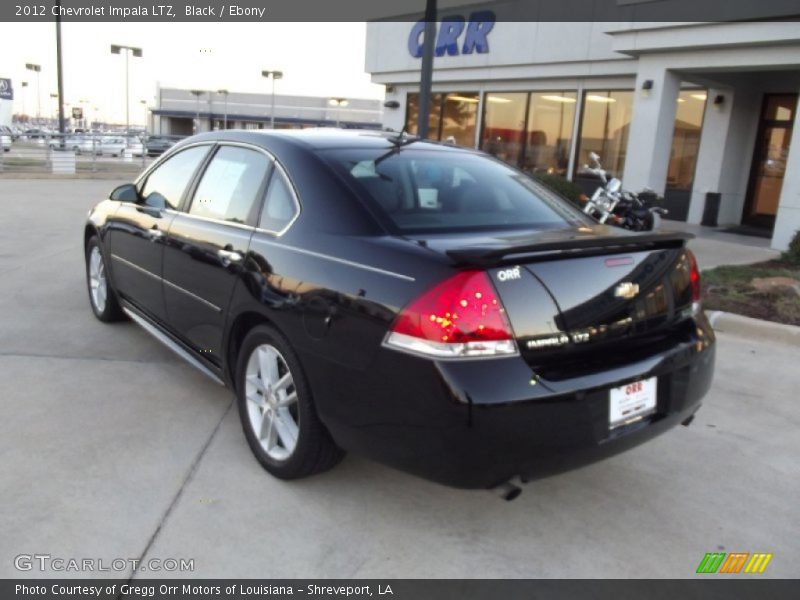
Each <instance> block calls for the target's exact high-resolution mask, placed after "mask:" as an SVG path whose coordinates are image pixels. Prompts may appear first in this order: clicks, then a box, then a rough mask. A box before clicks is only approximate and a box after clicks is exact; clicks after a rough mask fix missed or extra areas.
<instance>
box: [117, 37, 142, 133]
mask: <svg viewBox="0 0 800 600" xmlns="http://www.w3.org/2000/svg"><path fill="white" fill-rule="evenodd" d="M123 50H124V51H125V135H126V136H127V134H128V130H129V129H130V125H131V118H130V102H131V96H130V93H129V88H130V77H129V76H128V57H129V56H130V55H131V54H133V56H134V57H136V58H141V57H142V49H141V48H135V47H133V46H121V45H119V44H111V54H121V53H122V51H123ZM125 139H126V143H127V137H126V138H125Z"/></svg>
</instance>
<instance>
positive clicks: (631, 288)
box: [614, 281, 639, 300]
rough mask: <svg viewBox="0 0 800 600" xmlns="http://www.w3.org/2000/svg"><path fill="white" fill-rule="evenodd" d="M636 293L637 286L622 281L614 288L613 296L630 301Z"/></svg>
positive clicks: (636, 284)
mask: <svg viewBox="0 0 800 600" xmlns="http://www.w3.org/2000/svg"><path fill="white" fill-rule="evenodd" d="M638 293H639V284H638V283H631V282H630V281H623V282H622V283H620V284H619V285H618V286H617V287H615V288H614V296H615V297H616V298H625V299H626V300H630V299H631V298H635V297H636V295H637V294H638Z"/></svg>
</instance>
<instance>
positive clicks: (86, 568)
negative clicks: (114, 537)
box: [14, 554, 194, 573]
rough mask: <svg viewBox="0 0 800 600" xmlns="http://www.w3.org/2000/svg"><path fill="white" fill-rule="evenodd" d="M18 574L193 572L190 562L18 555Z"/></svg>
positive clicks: (15, 564)
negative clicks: (25, 572) (36, 572)
mask: <svg viewBox="0 0 800 600" xmlns="http://www.w3.org/2000/svg"><path fill="white" fill-rule="evenodd" d="M14 568H15V569H16V570H17V571H40V572H51V573H123V572H127V571H133V572H140V573H144V572H148V571H150V572H156V573H158V572H161V573H164V572H167V573H173V572H174V573H192V572H194V559H193V558H148V559H147V560H142V559H140V558H112V559H103V558H64V557H60V556H52V555H50V554H18V555H17V556H15V557H14Z"/></svg>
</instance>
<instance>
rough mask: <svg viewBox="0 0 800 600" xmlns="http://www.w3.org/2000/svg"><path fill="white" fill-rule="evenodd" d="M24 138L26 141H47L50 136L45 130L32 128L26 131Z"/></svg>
mask: <svg viewBox="0 0 800 600" xmlns="http://www.w3.org/2000/svg"><path fill="white" fill-rule="evenodd" d="M23 137H24V138H25V139H26V140H40V139H47V138H48V137H49V134H48V133H47V132H46V131H45V130H44V129H39V128H37V127H32V128H30V129H26V130H25V133H24V134H23Z"/></svg>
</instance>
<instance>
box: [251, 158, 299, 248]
mask: <svg viewBox="0 0 800 600" xmlns="http://www.w3.org/2000/svg"><path fill="white" fill-rule="evenodd" d="M297 211H298V207H297V202H296V201H295V197H294V192H293V190H292V185H291V183H289V180H288V179H287V178H286V175H284V173H283V171H282V170H281V169H275V172H274V174H273V175H272V178H271V179H270V182H269V189H268V190H267V198H266V200H265V201H264V209H263V210H262V212H261V220H260V221H259V223H258V226H259V227H260V228H261V229H266V230H267V231H272V232H274V233H278V232H280V231H282V230H283V229H285V228H286V226H287V225H288V224H289V223H290V222H291V221H292V219H293V218H294V216H295V215H296V214H297Z"/></svg>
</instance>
